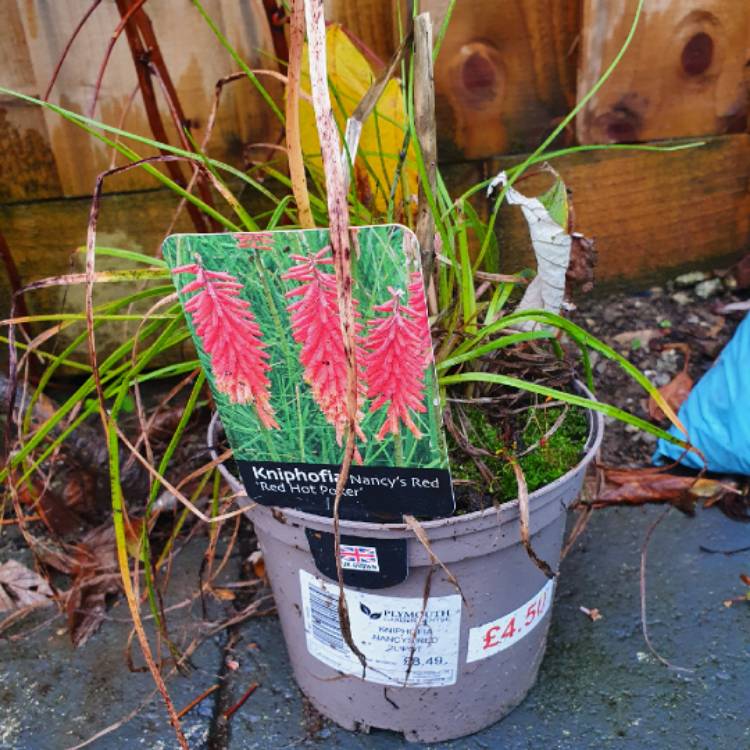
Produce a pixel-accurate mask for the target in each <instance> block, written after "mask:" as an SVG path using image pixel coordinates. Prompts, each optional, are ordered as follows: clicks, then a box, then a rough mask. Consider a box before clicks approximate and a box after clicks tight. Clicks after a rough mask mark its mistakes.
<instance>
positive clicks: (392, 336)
mask: <svg viewBox="0 0 750 750" xmlns="http://www.w3.org/2000/svg"><path fill="white" fill-rule="evenodd" d="M420 283H421V281H420ZM388 291H389V292H390V294H391V298H390V299H389V300H388V302H385V303H384V304H382V305H376V306H374V307H373V308H372V309H373V310H377V311H378V312H384V313H388V315H387V316H386V317H384V318H379V319H378V320H371V321H370V322H369V326H370V330H369V332H368V335H367V341H366V343H365V347H366V349H367V354H366V355H365V370H366V372H367V384H368V390H367V395H368V397H369V398H371V399H373V403H372V405H371V406H370V411H371V412H374V411H377V410H378V409H380V408H381V407H382V406H384V405H385V404H388V408H387V409H386V417H385V422H383V426H382V427H381V428H380V432H378V435H377V439H378V440H382V439H383V438H384V437H385V436H386V434H387V433H389V432H390V433H393V434H394V435H397V434H398V433H399V429H400V424H399V423H400V422H403V423H404V424H405V425H406V426H407V427H408V428H409V429H410V430H411V432H412V433H413V434H414V436H415V437H417V438H420V437H422V433H421V432H420V431H419V429H418V427H417V426H416V425H415V424H414V421H413V420H412V418H411V414H410V411H414V412H425V411H427V408H426V407H425V405H424V370H425V359H424V357H425V355H424V345H425V334H424V328H423V325H424V324H423V323H421V322H420V321H419V314H418V311H417V310H414V309H412V308H411V307H409V306H408V305H404V304H403V303H402V301H401V297H402V296H403V291H402V290H400V289H394V288H393V287H388Z"/></svg>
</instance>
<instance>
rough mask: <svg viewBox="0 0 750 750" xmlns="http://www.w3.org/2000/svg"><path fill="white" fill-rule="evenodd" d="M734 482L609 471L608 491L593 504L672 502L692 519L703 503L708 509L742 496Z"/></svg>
mask: <svg viewBox="0 0 750 750" xmlns="http://www.w3.org/2000/svg"><path fill="white" fill-rule="evenodd" d="M741 494H742V493H741V492H740V490H739V489H738V485H737V483H736V482H734V481H731V480H721V481H720V480H718V479H707V478H705V477H701V478H697V479H696V477H695V476H690V475H687V476H684V475H681V474H670V473H669V472H666V471H658V470H655V469H650V468H649V469H605V470H604V487H603V489H602V490H601V491H600V492H599V494H598V496H597V497H596V499H595V500H594V502H593V505H594V507H604V506H606V505H613V504H621V505H644V504H646V503H661V502H669V503H671V504H672V505H674V506H675V507H676V508H677V509H678V510H681V511H682V512H683V513H687V514H688V515H692V514H693V513H694V511H695V503H696V502H697V501H698V500H699V499H700V500H703V501H704V503H705V504H706V505H708V506H710V505H712V504H715V503H718V502H720V501H722V500H723V499H724V498H725V497H727V496H730V495H738V496H739V495H741Z"/></svg>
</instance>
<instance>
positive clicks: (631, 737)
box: [0, 506, 750, 750]
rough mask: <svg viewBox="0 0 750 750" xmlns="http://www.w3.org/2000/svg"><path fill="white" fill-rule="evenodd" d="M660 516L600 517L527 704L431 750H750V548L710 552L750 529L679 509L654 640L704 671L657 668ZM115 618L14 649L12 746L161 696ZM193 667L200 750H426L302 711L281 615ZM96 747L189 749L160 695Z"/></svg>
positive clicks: (572, 576)
mask: <svg viewBox="0 0 750 750" xmlns="http://www.w3.org/2000/svg"><path fill="white" fill-rule="evenodd" d="M662 512H663V509H662V508H661V507H656V506H654V507H649V508H644V509H642V508H627V509H624V508H620V509H612V510H606V511H598V512H596V513H595V514H594V515H593V518H592V520H591V522H590V523H589V526H588V528H587V530H586V532H585V533H584V535H583V536H582V537H581V539H580V540H579V541H578V542H577V544H576V545H575V547H574V549H573V550H572V551H571V553H570V554H569V556H568V558H567V559H566V560H565V562H564V563H563V567H562V576H561V580H560V584H559V589H558V595H557V597H556V600H555V608H554V611H553V621H552V628H551V631H550V639H549V645H548V649H547V655H546V657H545V660H544V662H543V664H542V668H541V671H540V674H539V680H538V682H537V685H536V686H535V687H534V688H533V689H532V691H531V692H530V694H529V696H528V697H527V699H526V701H525V702H524V703H523V704H522V705H521V706H519V707H518V708H517V709H516V710H515V711H514V712H513V713H512V714H510V715H509V716H508V717H507V718H506V719H505V720H504V721H502V722H500V723H498V724H496V725H494V726H492V727H490V728H488V729H486V730H484V731H483V732H480V733H478V734H475V735H473V736H471V737H467V738H464V739H462V740H456V741H453V742H448V743H440V744H433V745H429V747H430V748H435V750H438V748H439V749H440V750H443V749H445V750H447V749H448V748H452V749H455V750H464V749H466V750H469V749H472V750H473V749H476V750H484V749H486V748H491V749H492V750H494V749H495V748H503V749H504V750H515V749H516V748H517V749H518V750H526V748H529V749H530V748H534V750H538V748H548V749H551V748H555V749H559V750H580V749H582V748H618V750H651V749H655V750H656V749H658V750H667V749H669V750H671V749H672V748H680V750H682V749H687V748H691V749H692V748H695V749H696V750H704V749H705V750H708V749H709V748H710V750H724V749H725V748H727V749H728V748H732V749H734V748H746V747H750V719H748V717H749V716H750V603H748V602H741V603H737V604H734V605H733V606H731V607H726V606H725V605H724V603H723V602H724V601H725V600H728V599H730V598H732V597H737V596H740V595H741V594H742V593H744V592H743V590H746V589H747V587H746V586H745V585H744V584H742V583H741V582H740V580H739V578H738V576H739V575H740V574H741V573H750V552H741V553H737V554H733V555H725V554H710V553H707V552H705V551H702V550H701V549H700V546H701V545H703V546H706V547H710V548H714V549H726V550H729V549H736V548H739V547H745V546H748V545H750V525H748V524H742V523H739V522H735V521H732V520H730V519H728V518H726V517H725V516H723V515H722V514H721V513H720V512H719V511H718V510H716V509H710V510H699V511H698V513H697V515H696V517H695V518H692V519H690V518H686V517H685V516H682V515H681V514H679V513H678V512H677V511H674V510H672V511H669V513H668V514H667V515H666V517H665V518H664V519H663V521H662V522H661V523H660V524H659V525H658V527H657V528H656V529H655V531H654V533H653V537H652V541H651V544H650V547H649V559H648V577H647V597H648V620H649V626H650V632H651V637H652V640H653V644H654V646H655V647H656V649H657V650H658V651H659V652H660V653H661V654H662V655H663V656H664V657H665V658H666V659H668V660H669V661H671V662H673V663H674V664H675V665H678V666H680V667H685V668H689V669H691V670H693V671H691V672H680V671H676V670H670V669H667V668H665V667H664V666H662V665H661V664H659V663H658V662H657V661H656V660H655V659H654V658H653V657H652V656H651V655H650V654H649V653H648V649H647V647H646V645H645V643H644V641H643V637H642V634H641V625H640V610H639V560H640V550H641V545H642V543H643V539H644V536H645V534H646V532H647V530H648V529H649V527H650V526H651V525H652V523H653V522H654V520H655V519H656V518H657V517H658V516H659V515H660V514H661V513H662ZM4 556H5V557H7V556H8V553H7V550H5V551H4ZM199 563H200V551H199V549H198V548H197V547H196V550H195V551H194V552H193V553H192V554H190V552H188V554H186V555H185V557H184V558H183V563H182V565H181V566H180V569H179V570H176V571H175V572H176V574H177V575H179V576H180V578H181V579H182V581H183V582H181V581H176V582H175V583H176V585H173V586H172V587H171V590H172V592H173V593H172V597H173V598H172V600H170V601H172V602H173V603H179V602H180V589H181V587H182V588H183V599H184V596H185V594H184V591H192V590H194V588H195V578H194V576H195V575H196V573H197V567H198V565H199ZM581 606H583V607H588V608H597V609H598V610H599V611H600V613H601V615H602V619H600V620H598V621H596V622H592V621H591V620H590V619H589V618H588V617H587V616H585V615H584V614H583V613H581V611H580V610H579V607H581ZM49 612H50V611H49V610H48V613H49ZM110 615H111V616H112V617H115V618H117V619H118V620H120V619H121V620H122V621H110V622H107V623H105V626H104V627H103V628H102V629H101V630H100V631H99V633H98V634H97V635H96V636H94V637H93V638H92V639H91V640H90V641H89V643H88V644H87V645H86V646H85V647H84V648H82V649H80V650H78V651H74V650H73V649H72V647H71V646H70V645H69V643H68V639H67V636H66V635H65V633H64V632H63V627H64V623H63V622H62V620H57V621H56V622H54V623H52V624H51V625H49V626H45V627H42V628H40V629H39V630H37V631H36V632H33V633H32V634H31V635H29V636H27V637H26V638H24V639H22V640H19V641H16V642H11V643H9V642H8V641H2V643H1V645H0V748H2V749H3V750H5V749H6V748H8V749H11V748H12V749H13V750H61V749H62V748H68V747H72V746H75V744H76V743H80V742H81V741H83V740H85V739H87V738H90V737H91V736H92V735H94V734H95V733H96V732H98V731H100V730H102V729H104V728H105V727H107V726H108V725H110V724H112V723H113V722H116V721H118V720H120V719H122V718H123V717H124V716H125V715H126V714H127V713H128V712H130V711H131V710H133V709H135V708H136V707H137V706H138V705H139V703H140V702H142V701H143V700H144V699H146V698H147V697H148V696H149V695H150V694H151V693H152V690H153V688H152V682H151V678H150V676H149V675H148V674H147V673H129V672H128V670H127V666H126V664H125V662H124V657H123V647H124V644H125V642H126V639H127V635H128V633H129V628H128V626H127V624H126V622H125V618H126V611H125V608H124V607H123V606H120V607H117V608H115V609H114V610H111V611H110ZM210 616H211V613H210V612H209V617H210ZM201 618H202V613H201V608H200V606H199V604H197V603H196V602H194V603H193V606H192V607H182V608H181V609H178V610H175V611H174V612H173V613H172V620H171V623H172V627H173V628H175V629H176V633H177V635H178V636H179V639H180V642H181V643H185V642H187V641H189V639H190V638H191V637H192V636H193V634H194V633H197V632H198V631H199V629H200V628H201V627H202V625H201ZM229 638H231V639H232V640H231V644H228V642H227V639H229ZM228 645H231V649H230V650H229V651H227V650H226V647H227V646H228ZM134 652H136V654H137V649H134ZM228 657H229V664H230V666H229V667H227V658H228ZM135 658H136V659H137V655H136V657H135ZM193 663H194V666H195V669H194V670H193V672H192V674H191V675H190V676H189V677H180V676H178V677H174V678H172V679H171V680H170V682H169V688H170V692H171V693H172V696H173V698H174V701H175V704H176V705H177V706H178V708H180V707H183V706H186V705H187V704H188V703H189V702H190V701H191V700H192V699H193V698H195V697H196V696H198V695H199V694H200V693H201V692H203V691H204V690H205V689H207V688H209V687H211V686H212V685H214V684H217V683H219V684H221V685H222V687H221V689H219V690H216V691H215V692H214V693H213V694H212V695H211V696H210V697H209V698H207V699H206V700H204V701H203V702H202V703H201V704H200V705H199V706H198V707H196V708H195V709H193V710H192V711H190V712H189V713H187V714H186V716H185V718H184V719H183V722H184V727H185V731H186V734H187V736H188V739H189V742H190V746H191V748H195V749H196V750H198V749H199V748H200V749H202V748H205V749H206V750H226V749H229V750H254V749H256V748H257V750H271V749H275V748H279V749H280V748H291V747H307V748H342V749H343V748H345V749H346V750H349V749H353V750H369V749H373V750H375V749H383V750H386V749H390V748H396V747H415V748H416V747H420V746H418V745H410V744H408V743H406V742H405V741H404V740H403V738H402V737H400V736H398V735H395V734H392V733H389V732H383V731H373V733H372V734H370V735H361V734H352V733H350V732H346V731H344V730H342V729H339V728H338V727H336V726H333V725H331V724H329V723H327V722H325V721H322V720H320V718H319V717H318V716H317V715H316V714H315V713H314V712H311V711H309V710H308V709H306V707H305V704H304V702H303V700H302V698H301V696H300V693H299V691H298V690H297V688H296V687H295V684H294V682H293V679H292V677H291V674H290V670H289V664H288V661H287V658H286V652H285V649H284V645H283V641H282V639H281V636H280V632H279V629H278V626H277V623H276V621H275V619H274V618H272V617H267V618H262V619H253V620H250V621H248V622H247V623H245V624H244V625H242V626H241V627H239V628H237V629H235V630H234V631H233V632H229V633H228V632H226V631H225V632H223V633H222V634H220V635H219V636H215V637H213V638H211V639H209V640H208V641H206V642H205V643H204V644H203V646H202V647H201V648H200V649H199V650H198V651H197V652H196V654H195V655H194V657H193ZM254 682H257V683H258V685H259V687H258V688H257V690H255V692H253V693H252V695H251V696H250V697H249V698H248V699H247V701H246V702H245V704H244V705H243V706H242V708H240V709H239V710H237V711H236V712H235V713H234V715H233V716H232V717H231V719H230V720H229V721H228V722H227V721H225V720H224V718H223V716H222V714H223V712H224V711H226V710H227V708H228V707H230V706H232V705H233V704H234V703H236V702H237V701H238V700H239V699H240V698H241V697H242V696H243V694H244V693H245V692H246V691H247V689H248V688H249V687H250V685H251V684H252V683H254ZM89 746H90V747H93V748H106V749H108V748H113V749H115V748H116V749H117V750H121V749H124V750H128V749H129V748H149V749H152V750H160V749H162V748H163V749H167V748H169V749H171V748H174V747H177V743H176V741H175V739H174V736H173V735H172V733H171V730H170V728H169V725H168V723H167V721H166V718H165V714H164V711H163V708H162V705H161V702H160V700H159V699H158V698H155V699H153V700H152V701H151V702H150V703H149V704H148V705H147V706H146V707H145V708H144V709H143V710H142V711H141V712H140V713H139V714H138V715H137V716H136V717H135V718H133V719H132V720H131V721H129V722H128V723H126V724H124V725H123V726H121V727H120V728H118V729H117V730H116V731H113V732H111V733H109V734H107V735H105V736H104V737H102V738H101V739H99V740H97V741H95V742H93V743H92V744H91V745H89ZM424 747H428V746H424Z"/></svg>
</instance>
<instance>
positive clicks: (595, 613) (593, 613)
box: [578, 607, 602, 622]
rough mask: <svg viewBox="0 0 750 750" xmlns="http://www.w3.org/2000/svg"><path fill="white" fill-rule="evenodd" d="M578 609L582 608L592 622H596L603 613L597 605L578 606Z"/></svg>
mask: <svg viewBox="0 0 750 750" xmlns="http://www.w3.org/2000/svg"><path fill="white" fill-rule="evenodd" d="M578 609H580V610H581V612H583V614H584V615H586V617H588V618H589V620H591V622H596V621H597V620H601V619H602V614H601V612H599V610H598V609H597V608H596V607H594V608H593V609H589V608H588V607H578Z"/></svg>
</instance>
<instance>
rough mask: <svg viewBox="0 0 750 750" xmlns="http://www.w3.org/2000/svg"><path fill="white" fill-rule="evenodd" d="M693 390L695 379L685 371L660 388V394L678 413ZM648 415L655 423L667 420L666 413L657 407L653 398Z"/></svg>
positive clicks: (650, 401)
mask: <svg viewBox="0 0 750 750" xmlns="http://www.w3.org/2000/svg"><path fill="white" fill-rule="evenodd" d="M692 389H693V379H692V378H691V377H690V375H688V374H687V372H685V371H684V370H682V371H681V372H678V373H677V375H675V376H674V378H672V380H670V381H669V382H668V383H667V384H666V385H664V386H662V387H661V388H659V393H661V395H662V396H664V399H665V400H666V402H667V403H668V404H669V405H670V406H671V407H672V409H674V411H675V412H677V411H678V410H679V408H680V406H682V403H683V401H684V400H685V399H686V398H687V397H688V396H689V395H690V391H691V390H692ZM648 415H649V417H651V419H652V420H654V421H655V422H659V421H661V420H663V419H666V416H665V415H664V412H663V411H662V410H661V409H660V408H659V407H658V406H657V404H656V401H654V399H653V397H652V396H649V399H648Z"/></svg>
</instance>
